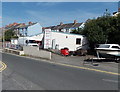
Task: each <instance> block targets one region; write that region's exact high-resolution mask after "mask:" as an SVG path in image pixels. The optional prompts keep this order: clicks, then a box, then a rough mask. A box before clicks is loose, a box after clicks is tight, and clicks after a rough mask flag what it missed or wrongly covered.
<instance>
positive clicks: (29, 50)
mask: <svg viewBox="0 0 120 92" xmlns="http://www.w3.org/2000/svg"><path fill="white" fill-rule="evenodd" d="M23 51H24V54H26V55H30V56H34V57H40V58H44V59H51V52H48V51H44V50H39V48H38V47H31V46H24V47H23Z"/></svg>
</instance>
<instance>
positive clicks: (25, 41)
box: [18, 37, 40, 46]
mask: <svg viewBox="0 0 120 92" xmlns="http://www.w3.org/2000/svg"><path fill="white" fill-rule="evenodd" d="M39 42H40V41H39V40H38V39H35V38H32V37H19V38H18V45H21V46H38V43H39Z"/></svg>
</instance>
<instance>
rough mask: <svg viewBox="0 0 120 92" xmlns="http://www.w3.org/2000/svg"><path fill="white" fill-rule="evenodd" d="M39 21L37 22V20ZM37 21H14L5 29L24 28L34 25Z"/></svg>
mask: <svg viewBox="0 0 120 92" xmlns="http://www.w3.org/2000/svg"><path fill="white" fill-rule="evenodd" d="M36 23H37V22H36ZM36 23H31V24H25V23H16V24H15V23H13V24H9V25H7V26H6V27H5V30H9V29H19V28H20V29H22V28H27V27H29V26H32V25H34V24H36Z"/></svg>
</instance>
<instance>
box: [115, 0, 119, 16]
mask: <svg viewBox="0 0 120 92" xmlns="http://www.w3.org/2000/svg"><path fill="white" fill-rule="evenodd" d="M118 14H120V1H119V2H118V11H117V12H113V16H117V15H118Z"/></svg>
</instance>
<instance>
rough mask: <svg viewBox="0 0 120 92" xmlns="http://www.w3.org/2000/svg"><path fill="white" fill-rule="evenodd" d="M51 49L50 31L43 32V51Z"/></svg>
mask: <svg viewBox="0 0 120 92" xmlns="http://www.w3.org/2000/svg"><path fill="white" fill-rule="evenodd" d="M48 48H51V29H45V30H44V49H48Z"/></svg>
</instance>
